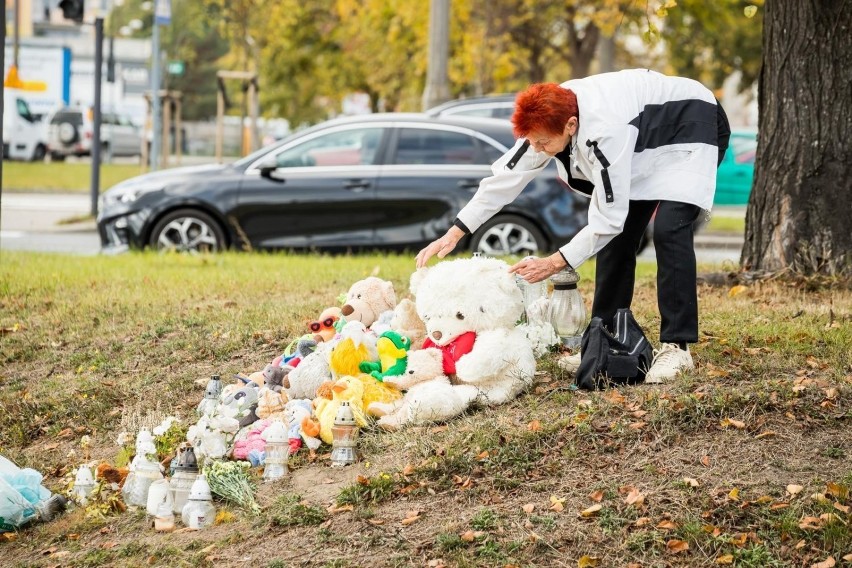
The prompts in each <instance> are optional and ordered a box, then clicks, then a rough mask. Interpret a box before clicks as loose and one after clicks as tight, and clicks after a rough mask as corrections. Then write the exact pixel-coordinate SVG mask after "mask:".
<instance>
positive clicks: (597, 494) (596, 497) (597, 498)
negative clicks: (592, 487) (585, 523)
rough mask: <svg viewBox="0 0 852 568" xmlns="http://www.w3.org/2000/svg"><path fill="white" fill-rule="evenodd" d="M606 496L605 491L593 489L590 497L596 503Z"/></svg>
mask: <svg viewBox="0 0 852 568" xmlns="http://www.w3.org/2000/svg"><path fill="white" fill-rule="evenodd" d="M603 497H604V492H603V491H601V490H600V489H598V490H597V491H593V492H592V493H590V494H589V499H591V500H592V501H594V502H595V503H600V502H601V500H602V499H603Z"/></svg>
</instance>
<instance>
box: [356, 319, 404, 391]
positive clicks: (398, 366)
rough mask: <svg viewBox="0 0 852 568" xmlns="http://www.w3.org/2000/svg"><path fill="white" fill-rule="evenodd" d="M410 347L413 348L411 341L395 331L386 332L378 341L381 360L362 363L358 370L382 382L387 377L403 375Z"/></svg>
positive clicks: (377, 347) (377, 345)
mask: <svg viewBox="0 0 852 568" xmlns="http://www.w3.org/2000/svg"><path fill="white" fill-rule="evenodd" d="M409 347H411V340H410V339H408V338H407V337H405V336H404V335H400V334H399V333H397V332H395V331H393V330H390V331H386V332H384V333H383V334H381V335H380V336H379V339H378V340H377V341H376V349H377V350H378V352H379V360H378V361H362V362H361V363H359V365H358V368H359V369H360V370H361V372H362V373H369V374H370V376H372V377H373V378H375V379H376V380H378V381H382V382H383V381H384V378H385V377H386V376H388V377H392V376H397V375H401V374H403V373H404V372H405V367H406V365H407V364H408V349H409Z"/></svg>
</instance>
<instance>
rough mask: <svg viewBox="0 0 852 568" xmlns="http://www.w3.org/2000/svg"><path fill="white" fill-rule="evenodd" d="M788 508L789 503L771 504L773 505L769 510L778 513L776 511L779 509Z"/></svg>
mask: <svg viewBox="0 0 852 568" xmlns="http://www.w3.org/2000/svg"><path fill="white" fill-rule="evenodd" d="M789 506H790V504H789V503H773V504H771V505H770V506H769V508H770V509H771V510H772V511H778V510H780V509H786V508H787V507H789Z"/></svg>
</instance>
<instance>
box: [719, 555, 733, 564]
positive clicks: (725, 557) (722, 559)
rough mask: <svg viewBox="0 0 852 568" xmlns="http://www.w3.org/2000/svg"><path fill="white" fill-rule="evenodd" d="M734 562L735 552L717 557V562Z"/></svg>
mask: <svg viewBox="0 0 852 568" xmlns="http://www.w3.org/2000/svg"><path fill="white" fill-rule="evenodd" d="M733 563H734V555H733V554H724V555H722V556H720V557H719V558H717V559H716V564H733Z"/></svg>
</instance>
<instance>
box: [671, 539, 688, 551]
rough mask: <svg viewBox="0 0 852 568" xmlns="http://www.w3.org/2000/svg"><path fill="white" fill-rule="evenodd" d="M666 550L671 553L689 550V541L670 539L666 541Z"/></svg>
mask: <svg viewBox="0 0 852 568" xmlns="http://www.w3.org/2000/svg"><path fill="white" fill-rule="evenodd" d="M666 550H668V551H669V552H671V553H674V554H676V553H678V552H685V551H687V550H689V543H688V542H686V541H685V540H674V539H672V540H670V541H668V542H667V543H666Z"/></svg>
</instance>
